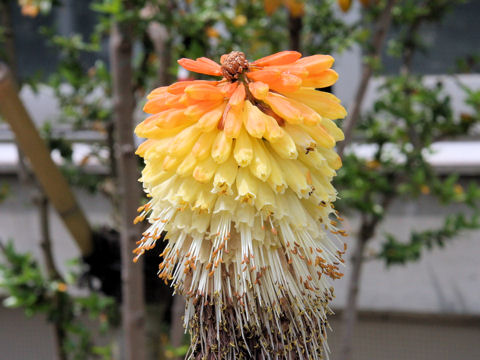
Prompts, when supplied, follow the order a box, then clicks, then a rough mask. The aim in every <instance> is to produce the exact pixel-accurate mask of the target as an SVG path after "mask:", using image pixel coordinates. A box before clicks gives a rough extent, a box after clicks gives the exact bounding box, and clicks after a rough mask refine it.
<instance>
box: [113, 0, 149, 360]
mask: <svg viewBox="0 0 480 360" xmlns="http://www.w3.org/2000/svg"><path fill="white" fill-rule="evenodd" d="M126 5H127V6H126V7H128V3H127V4H126ZM110 62H111V72H112V80H113V97H114V121H115V131H116V139H117V141H116V146H115V152H116V154H115V155H116V162H117V170H118V175H119V178H118V196H119V197H120V199H121V204H120V213H121V222H122V223H121V226H120V242H121V244H120V247H121V256H122V298H123V304H122V305H123V306H122V321H123V339H124V349H125V351H124V354H125V356H124V359H125V360H144V359H145V358H146V356H145V353H146V349H145V346H146V342H145V303H144V283H143V265H142V262H141V261H140V262H139V263H137V264H134V263H133V262H132V250H133V249H134V247H135V243H136V241H137V240H138V239H139V238H140V231H139V230H140V227H133V225H132V221H133V219H134V218H135V216H136V209H137V207H138V205H139V203H140V187H139V183H138V181H137V179H138V177H139V174H138V171H137V159H136V157H135V154H134V151H135V145H134V141H133V111H134V104H135V99H134V94H133V71H132V27H131V24H129V23H126V22H123V23H115V24H114V25H113V27H112V32H111V35H110Z"/></svg>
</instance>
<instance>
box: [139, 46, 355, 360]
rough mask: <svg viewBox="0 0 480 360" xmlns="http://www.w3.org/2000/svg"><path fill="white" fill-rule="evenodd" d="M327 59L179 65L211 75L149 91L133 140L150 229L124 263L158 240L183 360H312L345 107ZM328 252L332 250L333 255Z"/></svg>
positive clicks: (319, 339)
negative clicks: (176, 298)
mask: <svg viewBox="0 0 480 360" xmlns="http://www.w3.org/2000/svg"><path fill="white" fill-rule="evenodd" d="M333 61H334V60H333V58H332V57H331V56H328V55H314V56H308V57H304V58H301V54H300V53H298V52H295V51H284V52H280V53H277V54H274V55H270V56H267V57H265V58H262V59H259V60H257V61H254V62H251V63H249V62H248V61H247V60H246V57H245V55H244V54H243V53H241V52H232V53H230V54H228V55H223V56H222V58H221V65H219V64H217V63H215V62H214V61H212V60H209V59H207V58H199V59H197V60H190V59H181V60H179V63H180V65H181V66H183V67H184V68H185V69H187V70H190V71H194V72H198V73H202V74H207V75H212V76H223V78H222V79H221V80H219V81H206V80H196V81H183V82H177V83H175V84H173V85H170V86H166V87H161V88H158V89H155V90H154V91H153V92H152V93H151V94H150V95H149V96H148V102H147V104H146V105H145V108H144V110H145V111H146V112H147V113H150V114H152V116H150V117H149V118H147V119H146V120H145V121H144V122H142V123H141V124H140V125H138V127H137V128H136V133H137V135H139V136H141V137H144V138H147V139H148V140H146V141H145V142H144V143H143V144H142V145H140V147H139V148H138V151H137V154H139V155H140V156H142V157H143V158H144V159H145V169H144V170H143V173H142V179H141V180H142V181H143V183H144V188H145V191H146V193H147V194H148V196H149V197H151V200H150V202H149V203H148V204H146V205H145V206H142V207H141V208H140V209H139V211H140V212H141V214H140V215H139V217H138V218H137V219H136V220H137V221H140V220H143V219H144V218H145V217H148V220H149V222H150V223H151V226H150V227H149V229H148V230H147V231H146V232H145V233H144V234H143V237H142V239H141V240H140V241H139V246H138V248H137V249H136V250H135V253H136V254H137V257H138V256H140V255H142V254H143V253H144V252H145V251H146V250H148V249H151V248H153V247H154V246H155V243H156V242H157V240H158V239H160V237H161V235H162V233H164V232H167V235H166V238H167V241H168V244H167V246H166V248H165V251H164V252H163V253H162V254H161V256H162V257H163V261H162V263H161V264H160V270H159V276H160V278H162V279H164V280H165V281H166V282H167V281H172V285H173V286H174V287H175V291H176V292H177V293H180V294H182V295H184V296H185V297H186V299H187V306H186V312H185V326H186V327H187V328H188V329H190V331H191V335H192V345H191V349H190V357H191V358H193V359H213V358H215V359H270V358H271V359H320V358H322V356H323V354H324V353H325V349H327V345H326V342H325V340H326V328H327V326H328V325H327V320H326V316H327V313H328V312H329V309H328V302H329V301H330V300H331V298H332V296H333V293H332V292H333V290H332V288H331V286H330V283H329V279H337V278H340V277H341V276H342V273H341V272H340V269H339V266H340V264H341V263H342V262H343V260H342V255H343V253H344V250H345V249H344V246H343V245H342V244H341V241H340V239H339V238H340V237H339V235H342V236H343V235H345V234H344V232H343V231H342V230H338V229H337V227H336V225H337V223H336V221H335V220H334V219H335V218H338V213H337V212H336V210H335V209H334V207H333V204H332V202H333V201H334V200H335V199H336V191H335V189H334V188H333V186H332V185H331V179H332V177H333V176H334V175H335V170H337V169H338V168H339V167H340V166H341V160H340V158H339V157H338V155H337V154H336V153H335V151H334V150H333V147H334V146H335V143H336V141H339V140H343V133H342V131H341V130H340V129H339V128H338V127H337V125H336V124H335V123H334V121H333V120H335V119H339V118H342V117H344V116H345V114H346V112H345V109H344V108H343V107H342V106H341V105H340V101H339V100H338V99H337V98H336V97H335V96H333V95H332V94H329V93H326V92H321V91H316V90H315V88H318V87H326V86H330V85H332V84H333V83H335V81H336V80H337V77H338V75H337V73H336V72H335V71H333V70H332V69H330V67H331V66H332V64H333ZM337 245H339V246H340V249H339V248H338V247H337Z"/></svg>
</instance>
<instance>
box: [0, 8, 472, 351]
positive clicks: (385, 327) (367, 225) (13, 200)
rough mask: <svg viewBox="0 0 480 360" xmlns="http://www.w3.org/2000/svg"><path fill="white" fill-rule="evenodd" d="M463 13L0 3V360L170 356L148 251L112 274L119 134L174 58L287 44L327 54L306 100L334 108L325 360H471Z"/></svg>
mask: <svg viewBox="0 0 480 360" xmlns="http://www.w3.org/2000/svg"><path fill="white" fill-rule="evenodd" d="M479 17H480V1H477V0H470V1H468V0H448V1H447V0H415V1H414V0H397V1H395V0H351V1H342V0H338V1H336V0H305V1H302V0H251V1H246V0H218V1H214V0H190V1H189V0H181V1H173V0H151V1H147V0H84V1H74V0H18V1H17V0H0V60H1V62H2V65H1V66H0V115H1V116H2V118H1V120H0V245H1V246H0V298H1V300H2V302H3V306H0V353H1V354H2V355H1V356H0V358H2V359H8V360H17V359H18V360H21V359H62V360H63V359H127V360H130V359H136V360H144V359H148V360H150V359H151V360H153V359H180V358H182V356H183V355H184V354H185V352H186V350H187V348H188V336H187V335H184V333H183V327H182V319H181V316H182V313H183V302H182V301H183V300H182V299H181V298H177V297H173V296H172V289H171V288H169V287H168V286H166V285H165V284H163V283H162V282H161V281H160V280H159V279H158V278H157V277H156V272H157V269H158V263H159V259H158V256H159V254H160V253H161V252H162V246H159V245H157V248H155V249H154V250H152V251H150V253H149V254H147V256H146V257H145V259H144V260H141V261H140V262H139V263H137V264H133V263H132V261H131V259H132V256H131V255H132V254H131V250H132V249H133V248H134V247H135V241H136V240H137V239H139V234H140V233H141V232H142V226H143V225H141V224H137V225H135V226H134V225H133V224H132V220H133V218H134V217H135V211H136V207H137V206H138V205H140V204H141V203H142V201H144V199H142V198H141V193H140V188H139V186H140V185H139V184H137V182H136V179H137V178H139V177H140V175H139V174H140V170H141V162H140V160H138V159H136V158H134V157H133V156H132V154H133V149H134V147H133V146H136V145H138V144H140V143H141V139H138V138H134V137H133V128H134V126H135V124H137V123H138V122H140V121H141V120H143V118H144V117H145V115H144V114H143V113H142V111H141V109H142V106H143V104H144V102H145V96H146V94H147V93H148V92H149V91H151V90H152V89H154V88H155V87H158V86H161V85H165V84H170V83H171V82H174V81H177V80H184V79H188V78H194V76H196V75H195V74H190V73H188V72H186V71H184V70H182V69H179V67H178V65H177V63H176V60H177V59H179V58H181V57H188V58H197V57H201V56H207V57H209V58H211V59H213V60H215V61H217V62H218V61H219V57H220V55H222V54H224V53H228V52H230V51H232V50H241V51H243V52H245V53H246V54H247V58H248V59H250V60H254V59H256V58H259V57H262V56H266V55H268V54H270V53H273V52H276V51H281V50H287V49H290V50H298V51H301V52H302V53H303V54H304V55H310V54H317V53H321V54H332V55H333V56H334V57H335V58H336V62H335V65H334V69H335V70H336V71H337V72H338V73H339V74H340V78H339V81H338V82H337V83H336V84H335V85H334V86H333V87H332V88H329V89H322V90H323V91H331V92H333V93H334V94H335V95H336V96H338V97H339V98H340V99H342V103H343V104H344V105H345V106H346V107H347V109H348V111H349V115H348V117H347V119H345V120H344V121H343V122H342V124H341V125H342V127H343V129H344V132H345V133H346V140H345V141H344V142H343V143H340V144H339V147H338V151H339V152H340V153H341V154H342V159H343V163H344V166H343V168H342V169H341V170H339V171H338V174H337V177H336V178H335V179H334V183H335V186H336V187H337V189H338V190H339V200H338V201H337V208H338V209H339V210H340V211H341V213H342V216H344V217H345V221H344V229H345V230H346V232H347V233H348V237H347V238H346V242H347V244H348V250H347V255H346V257H345V258H346V259H347V260H348V261H347V263H346V267H345V276H344V277H343V278H342V279H340V280H337V281H335V283H334V284H333V285H334V287H335V293H336V298H335V299H334V301H333V303H332V305H331V307H332V310H333V312H334V313H335V315H331V316H330V318H329V321H330V325H331V327H332V329H333V331H332V332H330V333H329V335H328V337H329V346H330V349H331V355H330V358H331V359H335V360H336V359H341V360H351V359H355V360H361V359H409V360H410V359H435V360H438V359H466V360H469V359H472V360H473V359H479V358H480V344H479V339H480V266H479V260H478V257H479V255H480V241H479V238H480V218H479V216H478V215H479V213H478V205H479V204H480V202H479V200H480V188H479V187H478V185H479V183H478V179H479V176H480V142H479V125H478V124H479V123H480V75H479V74H478V70H479V69H480V47H479V45H480V22H479V21H478V18H479ZM7 66H8V67H7ZM15 84H16V85H15ZM19 99H20V100H19ZM24 108H26V110H27V111H26V112H25V111H24ZM41 139H43V141H40V140H41ZM51 160H53V162H52V161H51ZM133 175H134V176H133ZM121 274H122V275H121Z"/></svg>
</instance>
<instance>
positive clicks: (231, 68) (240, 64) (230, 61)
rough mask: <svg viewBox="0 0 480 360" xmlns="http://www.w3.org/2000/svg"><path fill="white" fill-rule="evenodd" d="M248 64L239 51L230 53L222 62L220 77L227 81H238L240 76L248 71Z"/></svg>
mask: <svg viewBox="0 0 480 360" xmlns="http://www.w3.org/2000/svg"><path fill="white" fill-rule="evenodd" d="M249 66H250V64H249V63H248V60H247V58H246V57H245V54H244V53H243V52H241V51H232V52H231V53H230V54H228V55H227V56H226V57H225V58H224V61H223V62H222V75H223V76H224V77H225V79H227V80H228V81H235V80H238V78H239V76H240V74H242V73H243V72H245V71H248V68H249Z"/></svg>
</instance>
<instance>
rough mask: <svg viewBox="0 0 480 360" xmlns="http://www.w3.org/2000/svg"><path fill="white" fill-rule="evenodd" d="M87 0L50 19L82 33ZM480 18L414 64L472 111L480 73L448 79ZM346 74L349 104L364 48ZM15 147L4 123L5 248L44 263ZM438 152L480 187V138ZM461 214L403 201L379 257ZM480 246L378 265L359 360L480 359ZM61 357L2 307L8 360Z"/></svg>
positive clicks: (473, 14)
mask: <svg viewBox="0 0 480 360" xmlns="http://www.w3.org/2000/svg"><path fill="white" fill-rule="evenodd" d="M81 3H83V2H75V1H70V0H69V1H67V4H69V7H67V9H66V10H64V12H63V13H58V14H53V15H52V16H51V18H50V19H47V20H45V21H50V22H56V23H57V25H58V26H59V27H60V28H61V29H63V30H62V31H64V32H65V33H69V32H71V31H78V30H79V29H82V26H84V20H85V19H87V20H88V19H89V17H88V16H87V15H85V11H87V10H85V9H86V8H85V5H84V4H83V5H81ZM357 5H358V4H357ZM354 10H355V11H352V12H350V13H349V14H348V16H350V17H352V18H355V17H356V16H358V9H354ZM74 14H75V16H74ZM479 15H480V2H478V1H473V2H471V3H470V4H466V5H463V6H460V7H459V9H458V11H457V12H455V13H453V14H451V15H450V16H449V17H448V18H447V20H446V22H445V23H444V24H441V25H438V26H439V27H438V28H429V29H426V31H428V32H429V34H430V35H431V40H432V43H433V44H434V47H433V51H432V52H431V53H430V58H424V59H419V60H418V63H416V64H415V66H414V69H415V70H416V71H418V72H422V73H427V74H429V78H428V81H432V82H434V81H436V80H437V79H438V78H439V77H440V78H442V79H444V80H446V88H447V91H448V92H449V93H450V94H451V96H452V99H453V102H454V104H455V110H456V111H458V112H462V111H464V108H463V106H464V105H462V97H461V95H459V94H460V92H459V91H458V84H457V80H460V81H462V82H464V83H467V84H468V85H470V86H474V87H477V88H480V75H478V74H475V75H461V76H460V77H458V78H455V79H454V78H451V77H447V76H446V75H444V74H446V73H448V72H449V71H450V66H451V64H452V60H453V58H452V57H451V54H452V53H455V54H458V55H463V53H462V52H463V51H464V49H467V50H468V49H470V50H471V49H472V48H473V47H474V46H475V44H476V45H477V46H478V44H479V43H480V41H479V35H478V34H480V22H478V16H479ZM35 21H44V20H35ZM88 21H90V20H88ZM21 24H22V25H19V26H23V27H25V26H27V27H28V26H33V25H31V24H30V25H25V24H24V23H23V22H21ZM22 29H23V30H22V31H21V32H20V34H21V37H20V39H18V44H19V45H20V51H21V52H23V53H22V54H24V56H22V57H21V63H20V64H19V67H20V69H26V70H25V71H26V73H25V74H32V73H33V72H34V70H35V69H34V68H33V67H32V62H31V61H30V59H31V57H30V55H31V53H30V52H31V51H35V52H37V51H38V52H42V49H44V48H43V47H42V46H43V45H41V44H39V43H38V42H37V41H35V36H36V35H35V36H34V35H32V34H34V33H35V31H33V30H32V29H29V28H22ZM458 34H462V35H461V36H458ZM31 46H33V50H32V47H31ZM35 49H37V50H35ZM38 59H39V61H44V64H43V65H44V66H45V69H46V70H51V69H53V67H52V66H54V63H55V54H51V53H48V52H47V53H46V56H45V58H44V59H41V58H38ZM86 61H89V59H86ZM43 65H42V66H43ZM395 66H397V65H396V64H395V63H387V67H388V69H390V70H391V71H394V69H395ZM336 70H337V71H338V72H339V73H340V74H341V77H340V80H339V83H338V85H336V87H335V89H334V90H335V92H336V94H337V95H338V96H339V97H340V98H341V99H342V100H344V103H345V104H346V105H347V106H348V104H349V103H350V102H351V101H352V97H353V92H354V90H355V88H356V86H355V84H356V83H357V82H358V79H359V76H360V70H361V69H360V53H359V50H355V49H354V50H352V51H351V52H349V53H347V54H343V55H342V56H339V57H338V59H337V63H336ZM379 81H381V80H377V81H375V82H374V83H373V84H372V86H371V87H370V89H369V95H368V96H367V98H368V100H367V101H366V104H365V106H366V108H368V106H369V104H371V102H372V99H373V96H374V93H375V89H376V86H377V85H378V83H379ZM22 97H23V98H24V99H25V100H26V104H27V106H28V108H29V110H30V113H31V114H32V115H33V117H34V120H35V121H36V122H37V123H38V124H41V123H43V122H44V121H46V120H51V119H54V118H55V117H56V114H57V108H56V107H57V104H56V103H55V102H54V100H52V96H51V94H49V93H48V90H45V89H40V92H39V94H34V93H33V92H32V91H30V90H29V89H28V88H25V89H24V90H23V92H22ZM66 135H67V137H71V138H72V139H74V140H75V139H76V141H78V143H77V144H76V145H75V147H74V151H75V153H74V159H75V161H77V162H80V161H81V160H82V158H83V157H84V155H85V154H86V153H87V152H88V149H89V140H91V137H92V136H94V135H93V134H89V133H84V134H83V133H82V134H73V133H69V132H68V130H66ZM12 141H13V135H12V134H11V133H10V131H9V129H8V128H7V126H6V125H5V124H3V123H2V124H0V184H2V183H6V184H8V186H9V188H10V195H9V197H8V198H7V199H6V200H5V201H4V202H3V203H0V241H2V242H5V241H7V240H9V239H12V240H13V241H14V242H15V244H16V246H17V248H18V249H19V250H21V251H30V252H33V253H34V254H35V255H36V256H37V257H40V256H39V248H38V237H39V228H40V225H39V219H38V214H37V210H36V208H35V206H34V205H33V204H32V196H33V195H34V193H35V190H34V188H33V186H32V185H31V184H30V185H29V184H24V183H21V182H19V180H18V178H17V176H16V173H17V170H18V166H17V165H18V160H17V152H16V149H15V147H14V145H13V142H12ZM354 149H355V150H354V151H360V152H363V153H364V154H365V156H366V157H368V156H369V149H368V148H365V147H361V146H357V147H355V148H354ZM435 149H436V152H435V153H434V154H432V156H431V162H432V164H433V165H434V166H435V167H436V168H437V169H438V171H441V172H442V173H445V174H448V173H452V172H455V173H458V174H459V175H460V176H461V177H460V181H461V182H465V183H466V182H468V181H472V180H473V181H478V180H479V178H480V142H479V141H478V139H462V140H461V141H450V142H445V143H440V144H436V146H435ZM90 170H91V171H95V172H100V173H101V172H102V168H101V166H100V165H99V164H95V163H93V164H91V167H90ZM77 197H78V199H79V200H80V203H81V205H82V207H83V209H84V210H85V212H86V214H87V216H88V218H89V219H90V221H91V222H92V224H94V225H102V224H105V223H109V222H110V221H111V219H110V214H111V207H110V204H109V203H108V200H107V199H106V198H105V197H103V196H102V195H101V194H95V195H93V194H90V193H88V192H86V191H83V190H78V191H77ZM451 211H452V207H451V206H450V207H448V208H443V207H441V206H439V205H438V204H437V203H436V202H435V201H434V200H433V199H431V198H430V197H428V196H425V197H424V198H422V199H421V201H419V202H415V203H414V202H406V201H403V200H402V199H399V200H397V201H396V202H395V203H394V204H393V206H392V209H391V210H390V212H389V215H388V217H387V219H386V221H385V222H384V223H383V224H382V227H381V228H380V229H379V230H378V232H377V235H376V238H375V240H373V241H372V242H371V243H370V245H369V246H370V249H369V251H371V252H372V253H373V252H375V250H377V249H378V248H379V246H380V244H381V242H382V241H383V237H382V234H383V231H384V230H385V229H388V231H389V232H392V233H396V234H398V235H399V237H400V238H401V236H402V234H403V235H405V238H406V236H407V234H408V233H409V231H410V230H411V229H416V230H421V229H426V228H431V227H436V226H439V225H440V224H441V221H442V219H443V218H444V217H445V216H446V215H447V214H448V213H449V212H451ZM51 215H52V216H51V222H52V224H51V225H52V238H53V242H54V253H55V255H56V259H57V261H58V264H59V266H60V268H63V264H64V263H65V262H66V261H67V260H69V259H72V258H74V257H76V256H78V254H79V253H78V250H77V248H76V247H75V245H74V243H73V241H72V239H71V238H70V236H69V234H68V233H67V231H66V229H65V228H64V227H63V225H62V223H61V222H60V220H59V218H58V217H57V215H56V214H55V213H54V212H53V211H52V212H51ZM355 220H356V219H355V217H351V218H349V219H347V222H346V224H347V227H348V228H349V233H351V234H352V235H355V232H356V221H355ZM479 239H480V231H475V232H465V233H463V234H462V235H461V236H459V237H458V238H456V239H454V240H452V241H450V242H448V243H447V244H446V245H445V247H444V248H434V249H432V250H431V251H424V252H423V254H422V258H421V259H420V260H419V261H418V262H414V263H409V264H407V265H405V266H394V267H390V268H388V267H386V266H385V265H384V264H383V263H381V262H380V261H378V260H372V261H368V262H367V264H366V265H365V267H364V271H363V274H362V278H361V292H360V297H359V307H360V310H361V311H360V317H359V323H358V326H357V328H356V331H355V357H354V358H355V360H364V359H365V360H367V359H368V360H372V359H379V360H382V359H393V360H397V359H398V360H407V359H408V360H411V359H419V360H420V359H425V360H427V359H435V360H444V359H445V360H447V359H448V360H450V359H460V360H475V359H480V343H479V340H480V265H479V264H480V261H479V256H480V241H479ZM352 242H353V241H352ZM352 248H353V246H352V247H351V249H352ZM347 258H348V253H347ZM152 276H155V275H154V274H152ZM348 276H349V269H348V265H347V268H346V275H345V278H344V279H342V280H337V281H336V283H335V288H336V294H337V298H336V299H335V301H334V303H333V309H334V310H335V311H336V312H337V315H336V316H332V317H331V318H330V323H331V326H332V328H333V329H334V331H333V332H332V333H330V335H329V338H330V341H329V344H330V348H331V350H332V356H331V358H332V359H333V360H334V359H335V358H336V357H335V353H336V349H337V348H338V346H339V342H340V334H341V330H342V329H341V322H340V316H339V314H341V312H342V307H343V305H344V303H345V297H346V284H347V279H348ZM0 296H1V294H0ZM53 350H54V349H53V340H52V329H50V327H49V326H48V325H47V323H46V322H45V321H44V319H42V318H40V317H36V318H33V319H27V318H25V316H24V314H23V313H22V311H20V310H10V309H5V308H3V307H0V354H2V355H0V358H1V359H8V360H25V359H40V360H41V359H51V358H53Z"/></svg>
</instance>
